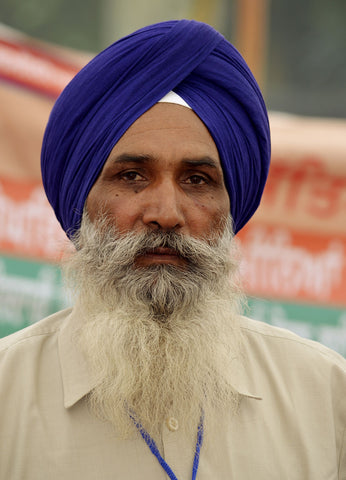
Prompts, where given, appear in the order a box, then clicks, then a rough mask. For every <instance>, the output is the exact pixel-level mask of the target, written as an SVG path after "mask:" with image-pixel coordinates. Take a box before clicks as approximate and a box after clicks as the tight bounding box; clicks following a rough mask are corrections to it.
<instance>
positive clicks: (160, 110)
mask: <svg viewBox="0 0 346 480" xmlns="http://www.w3.org/2000/svg"><path fill="white" fill-rule="evenodd" d="M87 210H88V213H89V216H90V219H91V221H94V220H95V219H96V218H97V217H98V216H99V215H100V214H101V213H106V215H107V217H108V219H109V220H110V221H111V222H114V224H115V225H116V226H117V228H118V229H119V231H120V232H121V233H128V232H141V231H143V230H148V229H152V230H157V229H161V230H164V231H175V232H178V233H181V234H184V235H190V236H193V237H196V238H199V239H202V238H208V237H210V236H212V235H215V234H217V233H219V232H220V231H221V230H222V228H223V222H224V220H225V218H226V217H227V215H229V211H230V203H229V197H228V194H227V190H226V187H225V184H224V179H223V173H222V168H221V163H220V158H219V154H218V151H217V148H216V145H215V143H214V141H213V139H212V137H211V135H210V133H209V131H208V130H207V128H206V127H205V125H204V124H203V122H202V121H201V120H200V119H199V118H198V117H197V115H196V114H195V113H194V112H193V111H192V110H190V109H188V108H186V107H183V106H180V105H175V104H167V103H159V104H156V105H154V106H153V107H152V108H151V109H150V110H148V111H147V112H146V113H144V114H143V115H142V116H141V117H140V118H139V119H138V120H136V121H135V122H134V123H133V124H132V126H131V127H130V128H129V129H128V130H127V131H126V133H125V134H124V135H123V136H122V138H121V139H120V140H119V142H118V143H117V144H116V145H115V147H114V148H113V150H112V152H111V154H110V155H109V157H108V159H107V161H106V163H105V165H104V167H103V170H102V171H101V173H100V175H99V177H98V179H97V180H96V182H95V184H94V186H93V187H92V189H91V191H90V193H89V196H88V199H87ZM184 262H185V260H184V259H182V258H181V257H179V255H177V254H176V252H175V251H172V250H170V249H168V248H159V249H156V250H155V251H150V252H147V253H146V254H145V255H142V256H141V257H139V258H138V259H137V266H140V267H144V266H147V265H152V264H163V263H164V264H173V265H182V264H183V263H184Z"/></svg>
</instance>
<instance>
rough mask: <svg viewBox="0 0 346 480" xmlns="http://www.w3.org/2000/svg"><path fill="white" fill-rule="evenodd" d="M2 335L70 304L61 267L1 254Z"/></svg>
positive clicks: (0, 333)
mask: <svg viewBox="0 0 346 480" xmlns="http://www.w3.org/2000/svg"><path fill="white" fill-rule="evenodd" d="M0 305H1V307H0V337H4V336H6V335H9V334H10V333H13V332H15V331H16V330H20V329H21V328H24V327H26V326H28V325H30V324H32V323H34V322H36V321H38V320H41V319H42V318H44V317H46V316H48V315H50V314H52V313H54V312H56V311H58V310H61V309H62V308H66V307H67V306H68V305H69V302H68V299H67V296H66V295H65V293H64V289H63V287H62V281H61V273H60V269H59V267H57V266H56V265H51V264H47V263H40V262H33V261H28V260H22V259H18V258H11V257H5V256H0Z"/></svg>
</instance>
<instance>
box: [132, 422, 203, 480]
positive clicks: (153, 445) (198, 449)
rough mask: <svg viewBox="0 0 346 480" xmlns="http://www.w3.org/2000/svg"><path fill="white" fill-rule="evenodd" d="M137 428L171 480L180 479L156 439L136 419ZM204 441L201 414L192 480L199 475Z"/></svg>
mask: <svg viewBox="0 0 346 480" xmlns="http://www.w3.org/2000/svg"><path fill="white" fill-rule="evenodd" d="M131 418H132V420H134V418H133V417H132V416H131ZM134 423H135V425H136V427H137V429H138V430H139V432H140V434H141V435H142V437H143V439H144V441H145V443H146V444H147V445H148V447H149V448H150V451H151V453H152V454H153V455H155V457H156V458H157V460H158V462H159V464H160V465H161V467H162V468H163V469H164V471H165V472H166V473H167V475H168V476H169V478H170V479H171V480H178V478H177V477H176V476H175V474H174V472H173V470H172V469H171V467H170V466H169V465H168V463H167V462H166V461H165V460H164V459H163V458H162V456H161V454H160V452H159V449H158V448H157V445H156V443H155V442H154V440H153V439H152V438H151V436H150V435H149V433H148V432H146V430H144V428H143V427H142V425H141V424H140V423H137V422H136V421H134ZM202 443H203V415H201V419H200V421H199V424H198V428H197V441H196V450H195V457H194V459H193V466H192V477H191V480H196V476H197V471H198V465H199V456H200V452H201V447H202Z"/></svg>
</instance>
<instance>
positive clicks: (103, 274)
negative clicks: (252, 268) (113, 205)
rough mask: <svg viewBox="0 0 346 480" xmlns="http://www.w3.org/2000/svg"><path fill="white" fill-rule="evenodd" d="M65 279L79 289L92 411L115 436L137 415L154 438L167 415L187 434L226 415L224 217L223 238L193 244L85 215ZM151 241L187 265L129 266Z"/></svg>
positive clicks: (231, 248)
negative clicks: (91, 379) (121, 229)
mask: <svg viewBox="0 0 346 480" xmlns="http://www.w3.org/2000/svg"><path fill="white" fill-rule="evenodd" d="M74 241H75V244H76V247H77V250H76V252H75V253H74V254H73V255H72V256H71V257H70V259H69V260H68V262H67V263H66V264H65V275H66V277H67V279H68V281H69V283H70V284H71V283H72V284H73V285H74V286H75V288H76V290H77V293H78V301H77V307H76V308H77V311H78V312H79V313H80V318H83V321H84V323H83V325H81V327H80V331H79V332H78V336H79V339H78V344H79V346H80V348H81V349H82V351H83V353H84V355H85V356H86V358H87V361H88V362H89V364H90V368H91V372H92V375H93V376H94V382H95V385H97V386H96V387H95V389H94V390H93V391H92V392H91V395H90V405H91V406H92V409H93V411H94V412H95V413H96V414H97V415H99V416H101V417H103V418H105V419H107V420H108V421H110V422H111V423H112V425H113V426H114V427H115V429H116V431H117V433H118V434H119V435H120V436H121V437H124V438H126V437H128V436H130V435H131V433H132V431H133V429H134V423H133V421H132V420H131V419H130V416H129V413H130V412H131V414H132V415H133V416H134V418H135V420H136V421H138V422H140V423H141V424H142V425H143V427H144V428H145V429H146V430H147V431H148V432H149V433H150V434H151V435H152V436H153V437H154V438H159V436H160V431H161V428H162V424H163V422H164V420H165V419H166V418H167V417H168V416H170V415H173V416H174V417H176V418H177V419H178V420H179V423H180V425H183V426H184V428H185V429H186V431H187V432H191V431H194V430H195V429H196V425H197V423H198V420H199V416H200V414H201V411H202V410H203V411H204V415H205V422H206V424H207V425H208V424H209V425H211V424H212V418H213V417H215V414H216V413H217V412H220V411H224V412H229V413H232V412H234V410H235V409H236V405H237V402H238V395H237V393H236V392H235V391H234V390H233V387H232V369H233V360H234V359H235V358H237V357H238V355H239V345H240V333H239V327H238V312H239V308H240V305H241V302H242V299H243V295H242V293H241V291H240V288H239V282H238V281H237V263H238V262H237V260H236V259H237V257H238V255H236V253H235V252H236V249H235V245H234V241H233V237H232V233H231V222H230V221H227V222H226V224H225V229H224V232H223V235H221V236H219V237H215V238H209V239H205V240H198V239H195V238H191V237H187V236H184V235H180V234H176V233H172V232H170V233H165V232H152V231H150V232H144V233H136V234H126V235H120V234H119V233H118V232H117V230H116V229H115V228H114V227H110V226H108V225H107V221H106V220H102V221H100V222H98V224H97V225H96V226H94V225H93V224H92V223H91V222H90V221H89V219H88V217H87V216H84V217H83V221H82V227H81V229H80V232H79V234H78V236H77V237H76V238H75V240H74ZM156 247H168V248H173V249H175V250H176V251H177V252H178V253H179V254H180V255H181V256H182V257H183V258H184V259H186V267H184V268H182V267H176V266H173V265H155V266H151V267H135V259H136V258H137V257H138V255H140V254H143V253H144V252H145V251H147V250H150V249H153V248H156Z"/></svg>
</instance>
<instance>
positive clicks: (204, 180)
mask: <svg viewBox="0 0 346 480" xmlns="http://www.w3.org/2000/svg"><path fill="white" fill-rule="evenodd" d="M185 183H187V184H189V185H206V184H208V183H209V179H208V177H207V176H206V175H200V174H193V175H190V176H189V177H187V178H186V180H185Z"/></svg>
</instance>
